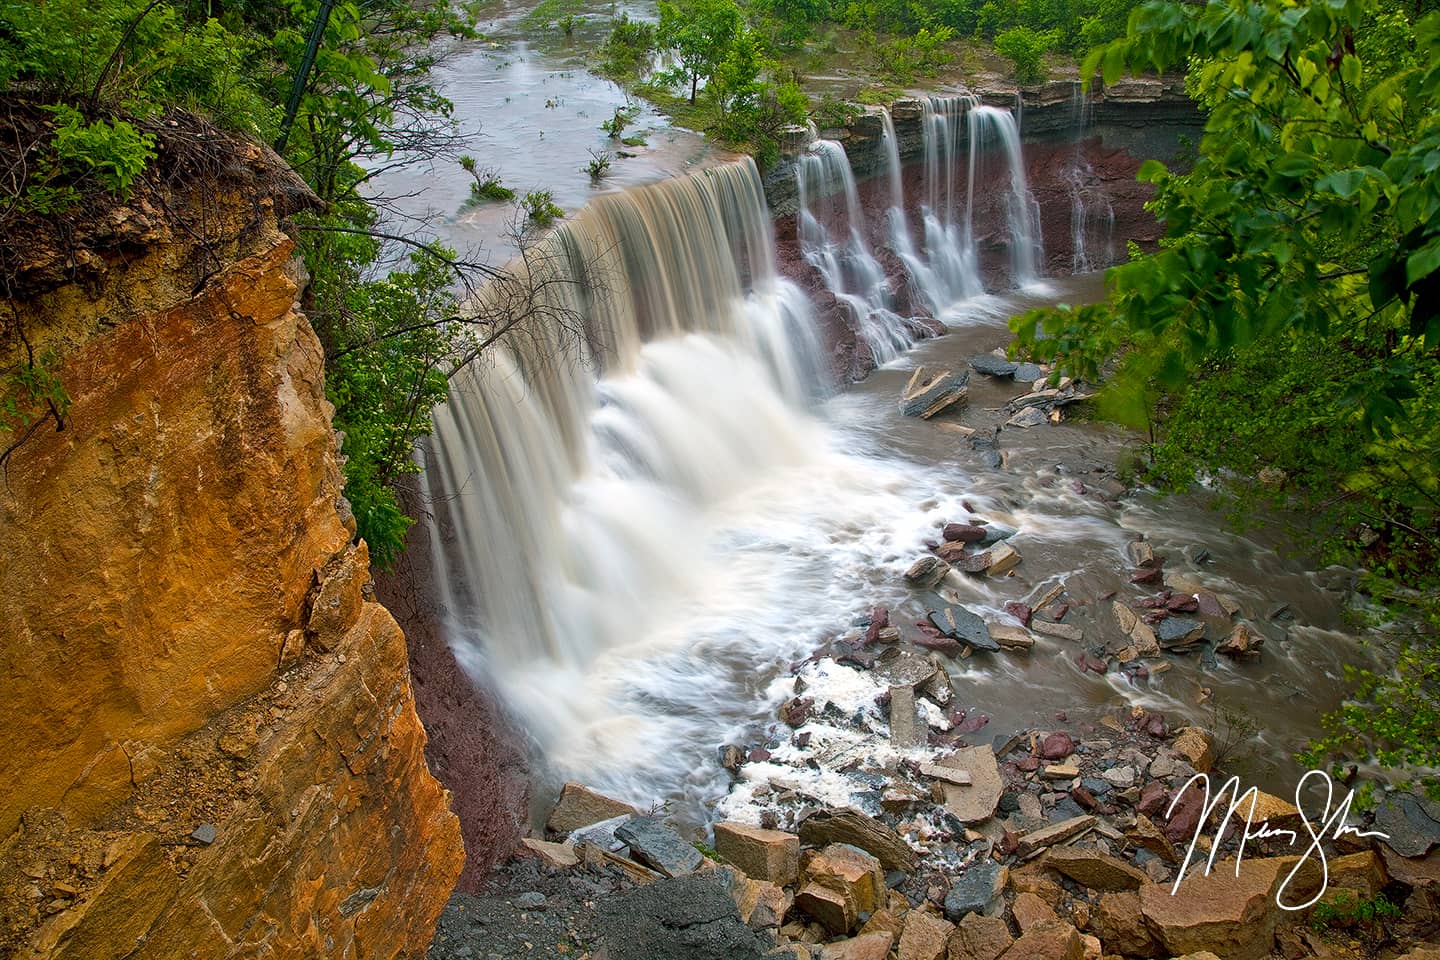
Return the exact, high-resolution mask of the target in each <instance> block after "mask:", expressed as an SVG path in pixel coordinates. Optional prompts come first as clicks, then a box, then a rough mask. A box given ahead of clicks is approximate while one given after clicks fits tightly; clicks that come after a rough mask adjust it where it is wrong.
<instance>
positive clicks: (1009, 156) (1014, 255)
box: [965, 106, 1044, 286]
mask: <svg viewBox="0 0 1440 960" xmlns="http://www.w3.org/2000/svg"><path fill="white" fill-rule="evenodd" d="M968 117H969V134H970V162H969V178H968V181H967V193H966V196H967V203H966V207H965V242H966V243H967V244H969V245H970V246H971V247H972V249H973V245H974V237H973V212H974V208H975V204H976V196H977V195H976V180H977V171H978V170H979V168H980V167H981V166H982V165H983V163H984V157H985V150H986V145H987V141H988V138H989V135H990V134H993V135H994V136H995V137H996V138H998V139H999V141H1000V146H1001V149H1002V150H1003V152H1004V154H1005V163H1006V169H1007V174H1008V178H1009V181H1010V189H1009V190H1008V191H1006V193H1005V219H1006V223H1007V224H1008V226H1009V233H1010V270H1011V276H1012V277H1013V279H1014V281H1015V283H1016V284H1017V285H1019V286H1025V285H1027V284H1031V283H1034V282H1035V281H1036V280H1037V279H1039V277H1040V267H1039V264H1040V260H1041V258H1042V257H1043V255H1044V252H1043V249H1042V246H1043V244H1042V240H1041V236H1040V205H1039V203H1037V202H1036V200H1035V198H1034V197H1033V196H1031V194H1030V188H1029V187H1028V186H1027V185H1026V182H1025V158H1024V156H1023V154H1022V153H1021V150H1020V125H1019V124H1018V123H1016V121H1015V116H1014V115H1013V114H1012V113H1011V112H1010V111H1009V110H1003V109H1001V108H999V107H988V106H975V107H971V108H970V110H969V112H968ZM979 186H980V188H981V189H988V184H986V183H983V182H982V183H980V185H979Z"/></svg>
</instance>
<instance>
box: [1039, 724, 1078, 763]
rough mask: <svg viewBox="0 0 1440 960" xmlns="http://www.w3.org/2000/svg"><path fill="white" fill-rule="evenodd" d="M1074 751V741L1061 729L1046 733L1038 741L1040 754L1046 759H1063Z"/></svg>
mask: <svg viewBox="0 0 1440 960" xmlns="http://www.w3.org/2000/svg"><path fill="white" fill-rule="evenodd" d="M1074 752H1075V741H1074V740H1072V739H1071V738H1070V734H1068V733H1065V732H1064V731H1063V730H1057V731H1056V732H1054V733H1052V734H1050V735H1048V736H1047V737H1046V738H1045V739H1044V740H1042V741H1040V756H1041V757H1043V758H1044V759H1046V760H1064V759H1065V758H1066V757H1068V756H1070V754H1072V753H1074Z"/></svg>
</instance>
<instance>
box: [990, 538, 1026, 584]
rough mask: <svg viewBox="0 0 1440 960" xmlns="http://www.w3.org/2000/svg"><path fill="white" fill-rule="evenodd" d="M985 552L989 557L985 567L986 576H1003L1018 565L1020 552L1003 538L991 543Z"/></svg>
mask: <svg viewBox="0 0 1440 960" xmlns="http://www.w3.org/2000/svg"><path fill="white" fill-rule="evenodd" d="M986 554H987V555H988V556H989V558H990V559H989V562H988V563H987V565H986V567H985V575H986V576H990V577H1000V576H1004V575H1005V574H1007V573H1009V572H1010V571H1011V570H1014V569H1015V568H1016V567H1018V566H1019V565H1020V552H1019V551H1018V550H1016V549H1015V548H1014V547H1012V546H1010V544H1008V543H1006V542H1005V541H1004V540H1001V541H998V542H996V543H993V544H991V546H990V549H989V550H988V551H986Z"/></svg>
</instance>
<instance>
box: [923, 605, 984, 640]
mask: <svg viewBox="0 0 1440 960" xmlns="http://www.w3.org/2000/svg"><path fill="white" fill-rule="evenodd" d="M930 622H931V623H932V624H934V625H935V629H936V630H939V631H940V632H941V633H943V634H945V636H947V637H953V638H954V639H956V640H959V641H960V642H962V643H966V644H969V645H970V646H972V647H974V648H975V649H976V650H987V651H990V652H994V651H996V650H999V649H1000V644H998V643H996V642H995V641H994V640H993V639H991V637H990V628H989V627H988V626H986V625H985V621H984V620H982V619H980V617H978V616H976V615H975V614H974V613H971V612H970V611H969V610H967V609H965V608H964V607H961V606H957V605H954V604H951V605H947V606H945V607H942V608H941V609H939V610H931V611H930Z"/></svg>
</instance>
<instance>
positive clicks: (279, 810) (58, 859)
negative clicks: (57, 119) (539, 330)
mask: <svg viewBox="0 0 1440 960" xmlns="http://www.w3.org/2000/svg"><path fill="white" fill-rule="evenodd" d="M184 133H185V134H186V135H190V134H191V133H193V132H191V131H185V132H184ZM179 136H180V135H179V134H177V140H176V142H177V143H178V138H179ZM200 136H201V139H202V140H203V139H204V138H205V137H206V136H208V137H209V138H210V142H209V145H208V146H207V147H205V148H204V149H203V150H200V151H198V153H197V152H196V151H194V150H192V151H191V163H192V166H193V165H195V162H196V161H195V160H194V157H195V156H196V155H198V156H199V157H200V160H201V161H203V162H200V166H201V167H203V169H202V170H201V171H200V173H198V174H197V173H194V172H193V171H192V172H191V173H189V174H187V175H186V176H184V177H181V176H170V177H168V178H166V177H164V176H161V177H158V178H157V180H158V181H160V182H159V183H157V184H155V185H153V186H152V188H149V189H146V190H142V191H140V192H138V193H137V195H136V196H135V197H133V198H132V199H131V200H130V202H128V203H126V204H123V205H111V206H110V208H108V209H105V210H102V211H98V212H96V213H95V214H94V215H93V216H87V217H86V218H85V219H84V222H83V223H79V225H78V226H77V228H76V229H75V230H73V231H71V232H69V233H65V232H63V231H58V230H57V231H55V234H54V236H48V235H47V236H35V237H28V238H25V239H24V243H23V244H19V245H18V246H19V248H20V249H21V250H23V253H24V257H23V261H22V262H20V263H18V264H16V263H11V264H7V265H6V273H8V274H9V276H8V277H7V283H8V285H9V286H8V290H9V293H10V294H11V296H10V302H9V306H10V310H9V312H10V314H11V316H10V317H9V318H7V322H13V323H15V324H17V325H18V327H19V329H20V330H22V331H23V333H24V337H25V340H26V341H28V344H29V347H30V349H31V350H33V351H34V352H35V355H37V356H38V355H41V354H42V353H46V352H51V351H53V352H54V353H55V354H56V355H58V356H59V357H60V358H61V359H60V363H59V366H58V368H57V369H58V373H59V375H60V378H61V381H62V383H63V384H64V386H65V388H66V391H67V392H68V395H69V396H70V398H71V400H72V401H73V406H72V407H71V409H70V411H69V413H68V415H67V416H66V418H65V428H64V430H62V431H56V430H55V429H54V426H53V424H47V425H46V426H44V427H43V428H42V429H40V430H38V431H37V432H36V433H35V434H34V435H33V437H32V438H31V439H30V440H28V441H27V442H26V443H24V444H23V445H22V446H20V447H19V448H18V449H17V450H16V451H15V452H14V454H13V456H12V457H11V458H10V460H9V463H8V464H7V465H6V468H5V475H4V477H3V480H0V558H3V559H0V710H3V711H4V713H3V716H4V724H3V727H4V730H5V734H6V741H7V743H6V745H5V749H4V750H3V751H0V955H4V956H15V957H24V958H39V957H47V958H48V957H55V958H59V957H66V958H70V957H75V958H79V957H85V958H100V957H104V958H112V957H113V958H118V957H126V958H137V960H138V958H160V957H166V958H168V957H181V956H184V957H200V958H220V957H274V958H291V957H319V956H325V957H356V958H372V957H420V956H423V955H424V952H425V948H426V946H427V944H428V941H429V939H430V935H431V933H432V931H433V928H434V924H435V921H436V918H437V917H438V915H439V912H440V910H441V908H442V907H443V906H444V904H445V901H446V899H447V897H448V895H449V893H450V890H451V888H452V887H453V886H454V884H455V881H456V879H457V877H458V876H459V874H460V871H461V868H462V865H463V862H464V851H463V849H462V846H461V839H460V828H459V823H458V821H457V819H456V817H455V815H454V814H453V813H452V812H451V810H450V803H449V795H448V793H447V792H446V791H445V790H444V789H443V788H442V787H441V786H440V784H439V783H438V782H437V781H436V780H435V779H434V778H433V777H432V776H431V774H430V772H429V770H428V769H427V767H426V761H425V744H426V739H425V732H424V730H423V729H422V728H421V725H420V721H419V718H418V717H417V715H416V712H415V704H414V696H413V693H412V689H411V683H410V674H409V670H408V668H407V663H406V645H405V637H404V636H403V634H402V633H401V630H400V628H399V627H398V626H397V625H396V623H395V621H394V619H393V618H392V617H391V616H390V614H389V612H388V611H387V610H386V609H385V608H384V607H383V606H381V605H380V604H379V603H377V602H376V601H375V599H374V593H373V588H372V586H371V581H370V572H369V563H368V557H367V554H366V550H365V548H364V545H363V544H361V545H358V546H357V545H354V544H353V543H352V533H353V529H354V525H353V520H352V519H350V517H349V512H348V506H347V505H346V504H345V501H344V499H343V497H342V491H341V473H340V468H339V457H338V451H337V445H336V437H335V434H334V432H333V429H332V427H331V413H332V411H331V408H330V405H329V404H328V403H327V402H326V400H325V393H324V379H323V356H322V351H321V347H320V343H319V341H318V340H317V339H316V337H315V334H314V332H313V331H312V330H311V328H310V325H309V323H308V322H307V321H306V319H305V317H304V315H303V314H302V313H301V312H300V308H299V306H298V303H297V297H298V296H299V293H300V291H301V289H302V287H303V283H304V275H303V268H302V267H301V265H300V262H299V261H298V259H296V257H295V250H294V244H293V242H292V240H291V238H290V237H289V236H287V234H286V233H285V232H284V231H283V230H282V229H281V225H282V221H283V219H284V218H285V217H286V216H289V215H290V214H292V213H295V212H297V211H299V210H301V209H303V208H305V207H306V206H308V205H309V204H311V203H313V202H314V201H313V198H312V197H310V195H309V193H308V191H307V190H306V189H305V187H304V185H303V183H301V182H300V181H299V180H298V178H296V177H295V176H294V174H293V173H291V172H290V171H289V170H288V169H286V168H285V167H284V166H283V164H282V163H281V162H280V161H279V160H278V159H277V158H276V157H275V156H274V155H273V154H271V153H269V152H268V151H266V150H263V149H261V148H257V147H254V146H250V145H246V144H240V143H234V142H227V141H224V140H223V138H218V137H217V135H215V134H214V133H213V132H209V133H208V134H207V133H205V132H204V131H202V132H201V134H200ZM174 149H176V144H175V143H167V142H166V141H165V140H163V139H162V142H161V151H160V159H159V161H158V162H157V163H158V166H160V167H162V168H164V167H165V166H166V164H167V163H168V164H170V169H169V171H168V172H169V173H171V174H173V173H174V172H175V161H174V157H172V156H167V151H173V150H174ZM161 172H162V174H163V173H165V172H166V171H165V170H163V169H162V171H161ZM171 180H173V182H174V185H170V186H166V185H163V184H164V183H168V182H169V181H171ZM15 239H16V238H11V239H7V243H12V242H14V240H15ZM15 249H16V247H12V251H13V250H15ZM16 339H18V338H16ZM20 349H21V346H20V345H19V344H17V343H11V342H10V340H9V339H7V340H6V341H5V344H4V347H3V348H0V372H4V371H7V370H13V369H14V368H15V364H16V363H17V362H18V359H19V357H20V354H19V352H18V351H19V350H20ZM5 351H8V353H6V352H5ZM12 440H13V437H7V436H5V435H4V433H3V431H0V448H3V447H6V446H9V444H10V443H11V441H12Z"/></svg>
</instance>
